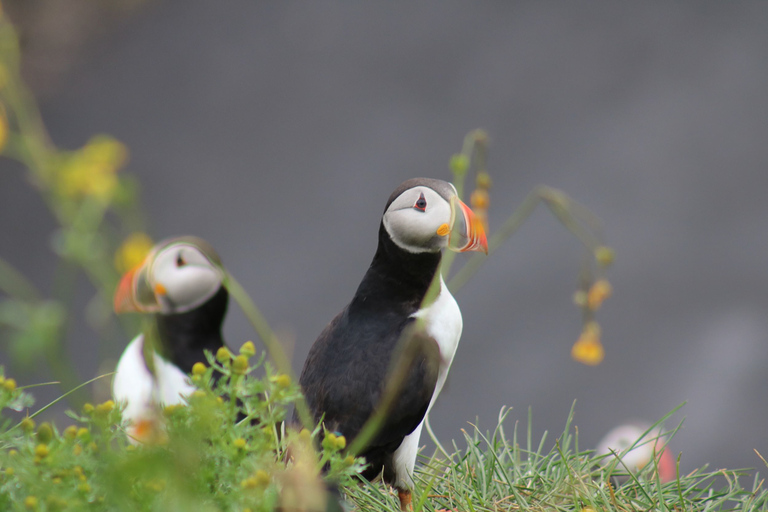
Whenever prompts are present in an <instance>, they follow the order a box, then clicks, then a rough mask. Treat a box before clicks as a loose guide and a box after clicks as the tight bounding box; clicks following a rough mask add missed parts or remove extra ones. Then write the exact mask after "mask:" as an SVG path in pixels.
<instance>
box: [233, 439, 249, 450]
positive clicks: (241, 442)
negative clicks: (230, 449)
mask: <svg viewBox="0 0 768 512" xmlns="http://www.w3.org/2000/svg"><path fill="white" fill-rule="evenodd" d="M247 445H248V443H246V442H245V439H243V438H242V437H238V438H237V439H235V440H234V441H232V446H234V447H235V448H237V449H238V450H244V449H245V447H246V446H247Z"/></svg>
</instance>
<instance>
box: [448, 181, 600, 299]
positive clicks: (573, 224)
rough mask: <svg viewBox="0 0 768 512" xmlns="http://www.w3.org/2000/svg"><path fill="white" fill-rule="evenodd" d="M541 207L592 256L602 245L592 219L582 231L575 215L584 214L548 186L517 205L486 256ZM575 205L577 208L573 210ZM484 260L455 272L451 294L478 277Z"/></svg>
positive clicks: (477, 259)
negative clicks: (594, 232) (542, 205)
mask: <svg viewBox="0 0 768 512" xmlns="http://www.w3.org/2000/svg"><path fill="white" fill-rule="evenodd" d="M542 202H543V203H544V204H545V205H547V207H548V208H549V209H550V211H551V212H552V213H553V215H555V217H556V218H557V219H558V221H560V223H561V224H563V225H564V226H565V227H566V229H568V230H569V231H570V232H571V233H573V234H574V235H575V236H576V238H577V239H578V240H579V241H580V242H581V243H582V244H583V245H584V246H585V247H586V248H587V249H588V250H589V251H591V252H593V251H594V250H595V249H596V248H597V247H598V246H599V245H601V243H600V240H599V237H598V236H596V235H595V234H593V232H592V230H593V229H594V228H593V227H592V226H591V225H590V224H592V223H593V222H595V221H594V220H593V219H594V216H590V218H587V219H583V220H582V222H583V223H587V225H589V229H588V228H585V227H584V226H583V225H582V223H581V222H580V220H581V219H578V218H577V217H576V215H575V213H574V212H582V211H584V210H586V208H584V207H583V206H581V205H578V203H576V202H574V201H572V200H571V199H569V198H568V197H567V196H566V195H565V194H564V193H563V192H560V191H559V190H556V189H553V188H551V187H547V186H538V187H536V189H534V190H533V191H531V192H530V193H529V194H528V195H527V196H525V198H524V199H523V202H522V203H520V206H518V207H517V208H516V209H515V211H514V212H512V214H511V215H510V216H509V217H508V218H507V220H506V221H505V222H504V224H502V226H501V228H499V230H498V231H497V232H496V233H494V235H493V236H491V237H490V239H489V240H488V255H489V256H490V255H491V254H493V253H494V252H495V251H496V250H497V249H498V248H499V247H501V246H502V245H503V244H504V242H506V241H507V240H508V239H509V238H510V237H511V236H512V235H513V234H515V232H516V231H517V230H518V229H519V228H520V226H521V225H522V224H523V222H525V220H526V219H528V217H530V216H531V214H532V213H533V211H534V210H535V209H536V207H537V206H538V205H539V204H540V203H542ZM574 205H578V207H576V208H575V207H574ZM486 259H487V258H486V257H485V256H483V255H475V256H473V257H472V258H470V259H469V261H467V263H466V264H465V265H464V266H463V267H462V268H461V269H459V271H458V272H456V274H455V275H454V276H453V277H452V278H451V279H450V280H449V281H448V288H449V289H450V290H451V292H453V293H455V292H457V291H458V290H460V289H461V288H462V287H463V286H464V285H465V284H466V283H467V281H469V280H470V279H471V278H472V276H474V275H475V273H477V271H478V270H480V268H481V267H482V266H483V264H484V263H485V262H486Z"/></svg>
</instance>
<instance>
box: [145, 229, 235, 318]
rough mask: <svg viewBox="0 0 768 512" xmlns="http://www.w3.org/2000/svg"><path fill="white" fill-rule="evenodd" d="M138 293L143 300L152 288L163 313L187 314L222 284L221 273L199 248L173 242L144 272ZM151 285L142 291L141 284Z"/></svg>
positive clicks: (157, 255) (158, 254)
mask: <svg viewBox="0 0 768 512" xmlns="http://www.w3.org/2000/svg"><path fill="white" fill-rule="evenodd" d="M144 271H145V272H147V275H146V280H144V279H141V277H140V278H139V279H138V285H137V288H138V290H137V296H138V298H139V300H141V298H142V296H144V297H146V296H147V295H148V294H149V293H150V291H151V293H153V294H154V298H155V300H156V301H157V305H158V309H159V311H160V312H161V313H166V314H167V313H184V312H186V311H189V310H191V309H194V308H196V307H197V306H199V305H200V304H202V303H204V302H205V301H207V300H208V299H210V298H211V297H212V296H213V295H214V294H215V293H216V292H217V291H218V289H219V287H220V286H221V281H222V273H221V271H220V270H219V269H218V268H217V267H216V266H214V265H213V264H212V263H211V261H210V260H209V259H208V258H207V257H206V256H205V255H204V254H203V253H202V252H201V251H200V249H199V248H197V247H195V246H194V245H190V244H187V243H183V242H179V243H171V244H170V245H168V246H167V247H164V248H163V249H161V250H160V251H159V252H158V253H157V254H156V255H155V256H154V257H153V258H152V261H151V263H150V264H149V265H148V266H147V267H146V268H145V269H144V270H143V271H142V272H144ZM142 282H143V283H146V284H145V285H144V286H146V287H148V288H150V289H149V290H147V289H144V290H141V288H142V284H143V283H142Z"/></svg>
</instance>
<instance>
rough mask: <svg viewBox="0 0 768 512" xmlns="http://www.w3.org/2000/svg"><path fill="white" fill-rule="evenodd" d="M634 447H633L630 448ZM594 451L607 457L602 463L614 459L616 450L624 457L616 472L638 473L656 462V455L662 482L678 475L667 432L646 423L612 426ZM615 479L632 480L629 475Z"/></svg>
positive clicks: (619, 456)
mask: <svg viewBox="0 0 768 512" xmlns="http://www.w3.org/2000/svg"><path fill="white" fill-rule="evenodd" d="M646 432H648V433H647V434H646V435H645V436H644V435H643V434H645V433H646ZM631 446H634V448H632V449H631V450H629V448H630V447H631ZM595 453H596V455H604V456H607V457H605V459H604V460H603V462H602V465H603V466H606V465H608V464H609V463H611V462H613V459H614V453H615V454H616V455H615V457H618V458H619V459H621V462H620V463H619V464H618V465H617V467H616V471H617V473H626V471H631V472H632V473H639V472H640V471H642V470H643V469H644V468H645V467H647V466H648V464H653V458H654V457H656V459H657V461H656V467H657V468H658V473H659V475H658V476H659V479H660V480H661V482H662V483H666V482H671V481H672V480H674V479H675V478H676V469H675V460H674V458H673V456H672V454H671V453H670V452H669V449H668V448H667V447H666V446H665V438H664V433H663V432H662V431H661V430H660V429H658V428H651V425H650V424H648V423H645V422H633V423H626V424H623V425H619V426H618V427H615V428H613V429H612V430H611V431H610V432H608V433H607V434H606V435H605V436H604V437H603V438H602V439H601V440H600V442H599V443H598V444H597V449H596V450H595ZM608 455H610V456H608ZM614 478H615V480H616V481H617V483H619V484H622V483H624V482H626V481H628V480H629V477H628V476H615V477H614Z"/></svg>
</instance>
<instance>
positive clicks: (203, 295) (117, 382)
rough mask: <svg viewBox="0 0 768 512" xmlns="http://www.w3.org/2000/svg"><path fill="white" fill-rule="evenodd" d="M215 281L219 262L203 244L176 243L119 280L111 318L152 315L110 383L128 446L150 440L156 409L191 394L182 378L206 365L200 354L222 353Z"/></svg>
mask: <svg viewBox="0 0 768 512" xmlns="http://www.w3.org/2000/svg"><path fill="white" fill-rule="evenodd" d="M223 278H224V270H223V267H222V264H221V259H220V258H219V256H218V254H216V251H214V249H213V248H212V247H211V246H210V244H208V243H207V242H206V241H205V240H202V239H200V238H197V237H193V236H184V237H178V238H171V239H168V240H164V241H162V242H160V243H158V244H157V245H155V246H154V247H153V249H152V251H150V253H149V255H147V257H146V258H145V259H144V262H143V263H142V264H141V265H139V266H138V267H137V268H135V269H133V270H131V271H130V272H128V273H126V274H125V275H124V276H123V278H122V279H121V281H120V284H119V285H118V288H117V291H116V292H115V304H114V305H115V311H116V312H117V313H127V312H140V313H151V314H154V318H153V322H152V323H151V324H150V326H149V328H148V330H147V331H146V332H144V333H142V334H140V335H138V336H137V337H136V338H134V340H133V341H131V343H130V344H129V345H128V347H127V348H126V349H125V351H124V352H123V354H122V356H120V361H119V362H118V364H117V370H116V372H115V377H114V381H113V383H112V394H113V396H114V398H115V401H116V402H118V403H123V404H125V409H124V411H123V419H124V420H125V421H126V424H127V431H128V434H129V439H131V440H132V441H134V442H135V441H141V440H143V439H144V438H146V437H147V436H148V435H150V434H152V432H153V428H152V427H153V426H154V424H155V422H156V420H157V411H158V407H161V406H167V405H172V404H179V403H183V401H184V397H185V396H186V395H189V394H190V393H191V392H192V391H194V389H195V388H194V387H193V386H192V384H191V383H190V382H189V380H188V377H187V374H189V373H190V372H191V371H192V366H193V365H194V364H195V363H197V362H205V361H206V359H205V354H204V351H205V350H209V351H211V352H213V353H214V354H215V353H216V351H217V350H218V349H219V348H221V347H223V346H224V339H223V338H222V335H221V326H222V323H223V321H224V316H225V314H226V311H227V302H228V300H229V294H228V292H227V290H226V288H225V287H224V286H223V284H222V280H223ZM148 336H152V340H153V342H152V343H151V344H149V343H147V339H148ZM150 367H151V368H150Z"/></svg>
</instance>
